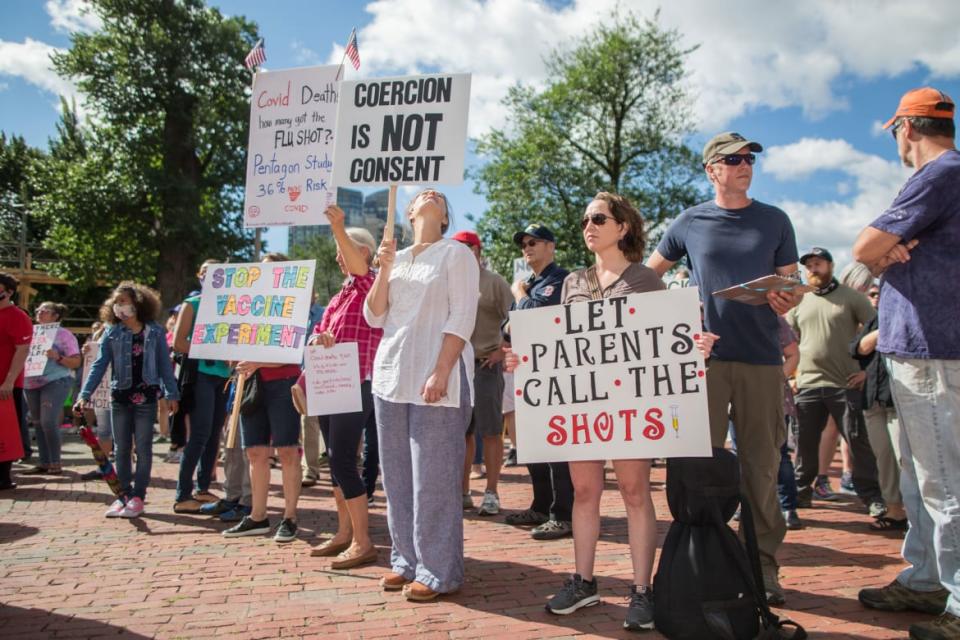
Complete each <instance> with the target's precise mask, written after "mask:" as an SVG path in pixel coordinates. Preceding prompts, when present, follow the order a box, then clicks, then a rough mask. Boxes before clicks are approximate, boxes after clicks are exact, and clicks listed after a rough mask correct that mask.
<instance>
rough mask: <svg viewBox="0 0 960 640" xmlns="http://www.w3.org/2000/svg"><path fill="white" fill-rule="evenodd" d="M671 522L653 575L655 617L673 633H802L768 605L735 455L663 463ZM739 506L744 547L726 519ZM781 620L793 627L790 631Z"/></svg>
mask: <svg viewBox="0 0 960 640" xmlns="http://www.w3.org/2000/svg"><path fill="white" fill-rule="evenodd" d="M667 503H668V504H669V506H670V513H671V514H673V518H674V522H673V523H672V524H671V525H670V530H669V531H668V532H667V537H666V540H664V543H663V550H662V551H661V554H660V563H659V565H658V566H657V574H656V576H655V577H654V579H653V595H654V622H655V624H656V628H657V631H659V632H660V633H662V634H663V635H664V636H666V637H667V638H670V639H671V640H755V639H768V638H769V639H772V638H793V640H802V639H803V638H806V637H807V634H806V632H805V631H804V630H803V628H802V627H800V626H799V625H797V624H796V623H794V622H792V621H790V620H782V621H781V620H780V619H779V618H778V617H777V616H776V615H775V614H773V613H772V612H771V611H770V607H769V606H768V605H767V599H766V593H765V590H764V587H763V577H762V574H761V571H760V554H759V550H758V548H757V538H756V532H755V531H754V528H753V514H752V512H751V511H750V505H749V504H748V503H747V501H746V500H745V499H744V498H743V497H742V496H741V495H740V464H739V461H738V460H737V457H736V455H734V454H733V453H731V452H730V451H727V450H725V449H714V450H713V457H712V458H671V459H670V460H669V461H668V462H667ZM738 504H739V505H740V506H741V509H740V528H741V529H742V530H743V532H744V534H745V535H744V537H745V538H746V543H747V544H746V549H744V545H743V544H741V543H740V540H739V539H738V538H737V534H736V533H734V531H733V530H732V529H731V528H730V527H729V526H727V522H728V521H729V520H730V518H732V517H733V514H734V513H736V510H737V505H738ZM784 625H792V626H796V627H797V628H796V631H794V632H793V633H792V634H789V633H787V632H785V631H784V630H783V629H782V627H783V626H784Z"/></svg>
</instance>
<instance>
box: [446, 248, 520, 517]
mask: <svg viewBox="0 0 960 640" xmlns="http://www.w3.org/2000/svg"><path fill="white" fill-rule="evenodd" d="M453 239H454V240H456V241H457V242H461V243H463V244H465V245H466V246H467V248H468V249H470V251H472V252H473V255H474V256H475V257H476V258H477V264H479V265H480V300H479V301H478V302H477V321H476V324H474V325H473V334H472V335H471V336H470V344H471V345H473V354H474V356H473V357H474V358H475V360H474V365H473V395H474V402H473V417H472V418H471V420H470V426H469V427H468V428H467V450H466V455H465V456H464V466H463V506H464V508H472V507H473V499H472V498H471V497H470V465H471V463H472V462H473V459H474V454H475V453H476V449H477V444H479V443H482V445H481V446H482V450H483V460H484V462H485V463H486V467H487V486H486V489H485V490H484V492H483V502H481V503H480V508H479V509H478V510H477V514H478V515H481V516H494V515H497V514H498V513H500V497H499V496H498V495H497V484H498V483H499V481H500V465H501V464H502V462H503V412H502V409H503V365H502V364H501V362H502V361H503V349H501V348H500V342H501V340H500V326H501V325H502V324H503V322H504V321H505V320H506V319H507V313H508V312H509V311H510V304H511V303H512V302H513V295H511V293H510V285H509V284H507V281H506V280H504V279H503V277H501V276H500V274H498V273H494V272H493V271H490V270H489V269H487V268H486V267H484V266H483V260H482V259H481V253H480V251H481V249H482V248H483V245H482V243H481V242H480V236H478V235H477V234H476V233H474V232H473V231H458V232H457V233H455V234H453ZM478 441H479V442H478Z"/></svg>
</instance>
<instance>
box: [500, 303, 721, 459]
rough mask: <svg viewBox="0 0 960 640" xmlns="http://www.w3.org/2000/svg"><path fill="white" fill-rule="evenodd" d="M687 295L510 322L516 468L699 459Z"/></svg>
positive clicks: (694, 322)
mask: <svg viewBox="0 0 960 640" xmlns="http://www.w3.org/2000/svg"><path fill="white" fill-rule="evenodd" d="M700 327H701V323H700V298H699V295H698V292H697V289H696V288H687V289H675V290H671V291H656V292H650V293H636V294H631V295H628V296H624V297H617V298H606V299H603V300H593V301H590V302H578V303H574V304H570V305H563V306H554V307H541V308H539V309H529V310H523V311H512V312H511V313H510V332H511V336H512V343H513V350H514V352H515V353H516V354H517V355H518V356H519V358H520V366H519V367H518V368H517V370H516V372H515V373H514V384H515V387H516V388H515V390H514V393H515V394H516V411H517V424H519V425H523V427H524V428H523V429H517V438H518V440H517V458H518V460H519V461H520V462H524V463H529V462H560V461H565V460H617V459H630V458H666V457H675V456H709V455H710V451H711V449H710V425H709V414H708V411H707V388H706V382H705V374H706V368H705V366H704V361H703V357H702V356H701V355H700V352H699V351H698V350H697V348H696V345H695V344H694V340H696V339H697V338H698V337H699V335H698V334H699V333H700V331H701V328H700Z"/></svg>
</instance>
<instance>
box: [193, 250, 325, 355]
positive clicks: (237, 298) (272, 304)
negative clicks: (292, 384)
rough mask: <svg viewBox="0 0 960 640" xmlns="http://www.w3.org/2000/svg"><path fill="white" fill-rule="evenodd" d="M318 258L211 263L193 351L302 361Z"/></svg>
mask: <svg viewBox="0 0 960 640" xmlns="http://www.w3.org/2000/svg"><path fill="white" fill-rule="evenodd" d="M315 269H316V260H299V261H294V262H254V263H248V264H211V265H209V266H208V267H207V272H206V276H205V277H204V279H203V291H202V293H201V297H200V308H199V309H198V310H197V319H196V322H195V323H194V325H193V333H192V334H191V336H190V357H191V358H196V359H200V358H206V359H208V360H247V361H252V362H278V363H299V362H300V360H301V358H302V357H303V346H304V342H306V333H307V317H308V314H309V313H310V299H311V297H312V292H313V274H314V271H315Z"/></svg>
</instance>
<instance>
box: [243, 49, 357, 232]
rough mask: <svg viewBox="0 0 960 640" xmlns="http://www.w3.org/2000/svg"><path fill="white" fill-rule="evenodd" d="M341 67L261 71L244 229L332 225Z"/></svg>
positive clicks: (253, 108) (252, 114) (257, 80)
mask: <svg viewBox="0 0 960 640" xmlns="http://www.w3.org/2000/svg"><path fill="white" fill-rule="evenodd" d="M338 69H339V67H338V66H336V65H332V66H327V67H305V68H302V69H284V70H282V71H270V72H261V73H258V74H257V75H256V76H255V79H254V84H253V95H252V97H251V102H250V142H249V144H248V151H247V188H246V197H245V198H244V208H243V226H244V227H246V228H250V227H266V226H270V225H288V226H289V225H310V224H329V223H328V222H327V218H326V216H324V215H323V211H324V209H326V208H327V205H330V204H333V203H334V202H335V201H336V197H337V189H336V187H335V186H334V182H333V180H332V178H331V176H332V173H333V146H334V139H335V136H336V129H337V125H336V119H337V99H338V96H339V88H338V85H337V70H338Z"/></svg>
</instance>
